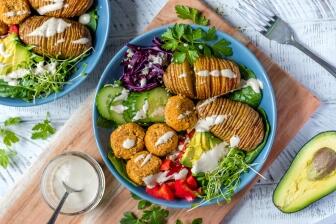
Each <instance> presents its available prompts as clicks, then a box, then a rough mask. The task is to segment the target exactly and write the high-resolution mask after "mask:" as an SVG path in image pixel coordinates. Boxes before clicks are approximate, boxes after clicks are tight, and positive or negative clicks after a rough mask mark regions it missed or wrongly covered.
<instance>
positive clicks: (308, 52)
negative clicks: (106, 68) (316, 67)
mask: <svg viewBox="0 0 336 224" xmlns="http://www.w3.org/2000/svg"><path fill="white" fill-rule="evenodd" d="M289 44H291V45H292V46H294V47H296V48H297V49H299V50H301V51H302V52H303V53H305V54H306V55H308V56H309V57H310V58H311V59H313V60H314V61H316V62H317V63H318V64H320V65H321V66H322V67H323V68H325V69H326V70H327V71H328V72H329V73H330V74H332V75H333V76H334V77H335V78H336V67H334V66H333V65H331V64H330V63H328V62H326V61H325V60H323V59H322V58H321V57H319V56H318V55H316V54H315V53H314V52H312V51H311V50H309V49H308V48H306V47H305V46H303V45H302V44H301V43H299V42H298V41H296V40H292V41H291V42H290V43H289Z"/></svg>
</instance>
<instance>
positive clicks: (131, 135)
mask: <svg viewBox="0 0 336 224" xmlns="http://www.w3.org/2000/svg"><path fill="white" fill-rule="evenodd" d="M144 138H145V131H144V129H143V128H142V127H141V126H140V125H138V124H135V123H127V124H123V125H121V126H119V127H118V128H117V129H116V130H114V131H113V132H112V134H111V147H112V150H113V153H114V155H115V156H116V157H117V158H122V159H130V158H131V157H132V156H133V155H134V154H136V153H137V152H140V151H142V150H144V148H145V142H144Z"/></svg>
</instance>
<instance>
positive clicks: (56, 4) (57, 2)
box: [37, 0, 64, 15]
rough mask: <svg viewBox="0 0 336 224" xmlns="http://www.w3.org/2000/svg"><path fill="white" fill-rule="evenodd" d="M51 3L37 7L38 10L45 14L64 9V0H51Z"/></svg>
mask: <svg viewBox="0 0 336 224" xmlns="http://www.w3.org/2000/svg"><path fill="white" fill-rule="evenodd" d="M48 2H50V4H48V5H44V6H41V7H40V8H38V9H37V12H38V13H39V14H40V15H45V14H47V13H49V12H54V11H57V10H60V9H63V7H64V0H49V1H48Z"/></svg>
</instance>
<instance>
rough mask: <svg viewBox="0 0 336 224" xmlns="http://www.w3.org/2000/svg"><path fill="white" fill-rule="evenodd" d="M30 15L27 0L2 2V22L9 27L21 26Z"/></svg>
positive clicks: (0, 16)
mask: <svg viewBox="0 0 336 224" xmlns="http://www.w3.org/2000/svg"><path fill="white" fill-rule="evenodd" d="M30 13H31V12H30V7H29V4H28V2H27V1H26V0H1V3H0V20H1V21H3V22H4V23H5V24H7V25H12V24H20V23H21V22H22V21H23V20H24V19H26V18H27V17H28V16H29V15H30Z"/></svg>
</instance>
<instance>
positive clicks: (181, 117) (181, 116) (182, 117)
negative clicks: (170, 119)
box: [177, 110, 191, 120]
mask: <svg viewBox="0 0 336 224" xmlns="http://www.w3.org/2000/svg"><path fill="white" fill-rule="evenodd" d="M190 114H191V111H190V110H187V111H186V112H184V113H182V114H179V116H177V119H178V120H183V119H184V118H186V117H188V116H189V115H190Z"/></svg>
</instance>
